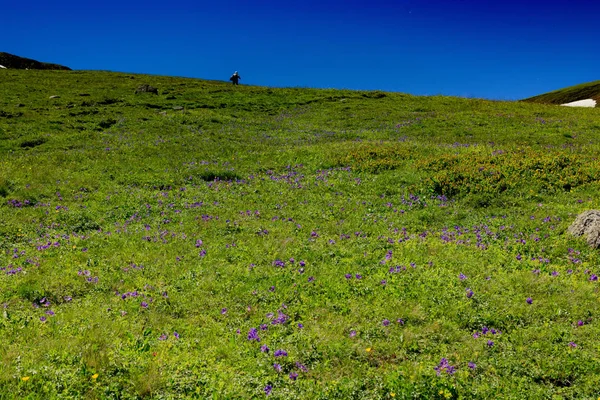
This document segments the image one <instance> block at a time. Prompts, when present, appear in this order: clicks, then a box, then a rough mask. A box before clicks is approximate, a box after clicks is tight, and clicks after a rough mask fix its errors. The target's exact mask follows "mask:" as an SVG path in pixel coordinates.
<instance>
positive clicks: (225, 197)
mask: <svg viewBox="0 0 600 400" xmlns="http://www.w3.org/2000/svg"><path fill="white" fill-rule="evenodd" d="M141 84H150V85H152V86H154V87H156V88H158V90H159V93H160V94H159V95H154V94H147V93H142V94H137V95H136V94H135V89H136V88H137V87H138V86H139V85H141ZM51 96H59V97H54V98H50V97H51ZM599 133H600V114H599V113H598V111H597V110H596V109H575V108H567V107H555V106H546V105H539V104H530V103H523V102H519V103H512V102H492V101H485V100H474V99H459V98H451V97H442V96H436V97H415V96H410V95H406V94H401V93H383V92H376V91H371V92H367V91H365V92H360V91H343V90H314V89H304V88H288V89H270V88H265V87H254V86H245V85H242V86H237V87H234V86H232V85H230V84H226V83H224V82H211V81H202V80H194V79H184V78H173V77H160V76H144V75H132V74H120V73H109V72H86V71H15V70H0V216H1V218H0V304H2V308H1V313H0V332H1V334H0V399H13V398H14V399H21V398H28V399H54V398H63V399H71V398H93V399H96V398H106V399H112V398H115V399H117V398H118V399H142V398H157V399H159V398H160V399H175V398H263V397H265V396H269V397H270V398H281V399H293V398H298V399H313V398H314V399H348V398H356V399H359V398H364V399H390V398H423V399H434V398H444V399H446V398H457V397H460V398H482V399H483V398H515V399H522V398H554V397H555V398H597V397H598V395H600V392H599V389H598V388H599V387H600V386H599V384H600V374H599V373H598V372H600V371H599V367H598V365H599V364H598V361H599V359H598V351H599V349H600V348H599V346H598V343H597V338H598V336H599V334H600V324H599V322H598V317H599V315H600V314H599V304H600V303H599V298H598V296H599V295H598V284H599V283H598V281H597V275H598V274H599V273H600V269H599V268H598V265H599V262H600V257H599V256H598V252H597V251H596V250H592V249H589V248H588V247H587V245H586V244H585V242H584V241H583V240H582V239H578V238H573V237H571V236H569V235H568V234H567V233H566V229H567V227H568V226H569V225H570V223H571V222H572V221H573V219H574V218H575V216H576V215H577V214H578V213H580V212H582V211H584V210H588V209H592V208H599V207H600V204H598V203H599V200H598V196H597V194H598V190H599V186H600V182H599V181H600V160H598V157H597V155H598V151H599V150H600V144H599Z"/></svg>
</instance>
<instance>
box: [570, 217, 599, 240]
mask: <svg viewBox="0 0 600 400" xmlns="http://www.w3.org/2000/svg"><path fill="white" fill-rule="evenodd" d="M568 232H569V233H570V234H571V235H573V236H585V239H586V241H587V243H588V244H589V245H590V246H591V247H593V248H594V249H597V248H599V247H600V210H588V211H586V212H584V213H582V214H579V215H578V216H577V218H576V219H575V222H573V223H572V224H571V226H569V229H568Z"/></svg>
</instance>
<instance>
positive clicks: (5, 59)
mask: <svg viewBox="0 0 600 400" xmlns="http://www.w3.org/2000/svg"><path fill="white" fill-rule="evenodd" d="M0 65H2V66H4V67H6V68H9V69H57V70H65V71H70V70H71V68H69V67H65V66H64V65H59V64H52V63H45V62H40V61H36V60H32V59H30V58H25V57H19V56H16V55H14V54H9V53H4V52H0Z"/></svg>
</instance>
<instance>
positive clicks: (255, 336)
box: [248, 328, 260, 342]
mask: <svg viewBox="0 0 600 400" xmlns="http://www.w3.org/2000/svg"><path fill="white" fill-rule="evenodd" d="M248 340H250V341H252V340H256V341H257V342H260V338H259V337H258V331H257V330H256V328H250V330H249V331H248Z"/></svg>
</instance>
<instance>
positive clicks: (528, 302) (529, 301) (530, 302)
mask: <svg viewBox="0 0 600 400" xmlns="http://www.w3.org/2000/svg"><path fill="white" fill-rule="evenodd" d="M525 301H526V302H527V304H533V299H532V298H531V297H528V298H527V300H525Z"/></svg>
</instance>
